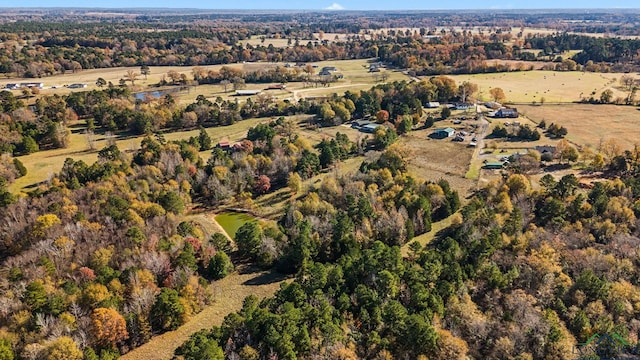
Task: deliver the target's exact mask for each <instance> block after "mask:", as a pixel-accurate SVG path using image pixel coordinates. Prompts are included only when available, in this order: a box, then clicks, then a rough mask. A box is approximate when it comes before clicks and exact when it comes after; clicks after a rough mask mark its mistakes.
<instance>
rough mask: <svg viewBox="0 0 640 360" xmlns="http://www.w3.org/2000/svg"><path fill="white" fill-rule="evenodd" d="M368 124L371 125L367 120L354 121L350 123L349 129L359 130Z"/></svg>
mask: <svg viewBox="0 0 640 360" xmlns="http://www.w3.org/2000/svg"><path fill="white" fill-rule="evenodd" d="M369 124H371V121H369V120H356V121H354V122H352V123H351V127H352V128H354V129H357V128H361V127H363V126H366V125H369Z"/></svg>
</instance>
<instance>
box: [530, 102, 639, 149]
mask: <svg viewBox="0 0 640 360" xmlns="http://www.w3.org/2000/svg"><path fill="white" fill-rule="evenodd" d="M519 109H520V110H521V111H524V112H525V113H526V115H527V117H529V118H531V119H533V120H534V121H536V122H540V121H541V120H545V121H546V123H547V125H549V124H551V123H556V124H559V125H562V126H564V127H566V128H567V130H568V135H567V139H568V140H569V141H571V142H574V143H576V144H580V145H585V146H589V147H591V148H593V149H597V148H598V147H599V145H600V142H601V141H604V140H608V139H615V140H616V141H617V142H618V144H620V146H621V147H622V148H623V149H633V146H634V145H636V144H640V138H638V136H637V134H640V109H639V108H638V107H634V106H616V105H590V104H565V105H544V106H520V107H519ZM555 142H557V140H555Z"/></svg>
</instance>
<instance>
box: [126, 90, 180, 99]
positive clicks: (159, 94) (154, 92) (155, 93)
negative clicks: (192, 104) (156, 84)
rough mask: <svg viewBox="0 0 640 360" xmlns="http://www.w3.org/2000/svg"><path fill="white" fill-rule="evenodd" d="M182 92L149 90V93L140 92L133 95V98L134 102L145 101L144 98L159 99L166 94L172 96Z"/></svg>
mask: <svg viewBox="0 0 640 360" xmlns="http://www.w3.org/2000/svg"><path fill="white" fill-rule="evenodd" d="M180 90H182V88H170V89H163V90H150V91H141V92H137V93H134V94H133V97H134V98H136V100H145V98H146V97H151V98H154V99H159V98H161V97H163V96H165V95H167V94H173V93H176V92H178V91H180Z"/></svg>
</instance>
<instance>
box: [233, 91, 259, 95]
mask: <svg viewBox="0 0 640 360" xmlns="http://www.w3.org/2000/svg"><path fill="white" fill-rule="evenodd" d="M260 93H262V91H261V90H236V95H237V96H252V95H258V94H260Z"/></svg>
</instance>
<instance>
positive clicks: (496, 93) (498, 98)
mask: <svg viewBox="0 0 640 360" xmlns="http://www.w3.org/2000/svg"><path fill="white" fill-rule="evenodd" d="M489 94H491V98H492V99H493V101H495V102H498V103H500V102H503V101H504V100H505V99H506V96H505V95H504V90H502V88H499V87H496V88H492V89H490V90H489Z"/></svg>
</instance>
